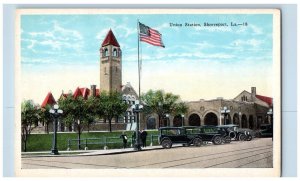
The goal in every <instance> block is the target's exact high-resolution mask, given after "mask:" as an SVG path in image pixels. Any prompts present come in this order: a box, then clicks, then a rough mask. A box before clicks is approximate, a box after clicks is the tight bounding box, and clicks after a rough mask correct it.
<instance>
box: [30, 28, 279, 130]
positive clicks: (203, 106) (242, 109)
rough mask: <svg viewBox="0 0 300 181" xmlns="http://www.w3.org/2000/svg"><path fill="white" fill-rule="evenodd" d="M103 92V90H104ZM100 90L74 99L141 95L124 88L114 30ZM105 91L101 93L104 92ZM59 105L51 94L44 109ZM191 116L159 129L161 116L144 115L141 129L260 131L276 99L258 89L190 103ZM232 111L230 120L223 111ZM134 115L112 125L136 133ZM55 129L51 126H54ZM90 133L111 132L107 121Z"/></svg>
mask: <svg viewBox="0 0 300 181" xmlns="http://www.w3.org/2000/svg"><path fill="white" fill-rule="evenodd" d="M100 88H101V89H100ZM100 88H97V87H96V85H91V87H90V88H80V87H77V88H76V89H75V91H74V92H72V94H73V96H74V97H78V96H82V97H84V98H88V97H89V96H96V95H99V94H100V93H101V91H104V90H105V91H108V92H109V91H118V92H120V93H121V94H122V95H123V97H127V98H128V99H127V100H131V101H130V102H131V103H132V104H133V103H134V102H135V100H137V98H138V95H137V93H136V91H135V90H134V88H133V87H132V86H131V84H130V83H129V82H127V83H126V84H125V85H122V51H121V48H120V45H119V43H118V41H117V39H116V38H115V36H114V34H113V32H112V30H109V32H108V33H107V35H106V37H105V39H104V40H103V42H102V44H101V47H100ZM100 90H101V91H100ZM66 96H67V94H64V93H63V92H62V94H61V95H60V97H59V99H63V98H64V97H66ZM55 103H56V100H55V99H54V97H53V95H52V93H51V92H49V93H48V94H47V96H46V97H45V99H44V101H43V103H42V104H41V106H42V107H45V106H46V105H47V104H49V105H53V104H55ZM186 104H187V105H188V108H189V109H188V112H187V113H186V115H172V114H171V115H169V116H168V117H165V118H163V120H162V121H161V123H160V125H159V121H158V115H156V114H151V115H145V114H142V115H141V122H140V128H141V129H157V128H158V127H161V126H182V124H183V125H184V126H200V125H223V124H237V125H239V126H240V127H242V128H250V129H253V130H255V129H258V128H259V126H260V125H261V124H270V123H271V121H272V120H271V117H270V116H268V115H267V112H268V111H269V109H272V107H273V99H272V98H271V97H267V96H263V95H258V94H257V93H256V87H251V92H248V91H246V90H244V91H242V92H241V93H240V94H238V95H237V96H236V97H234V98H230V99H224V98H222V97H218V98H216V99H212V100H203V99H200V100H197V101H190V102H186ZM224 109H226V110H227V111H228V110H230V112H229V113H228V114H226V116H224V114H222V111H224ZM133 115H134V113H133V112H132V110H130V109H128V110H127V111H126V113H124V116H121V117H119V118H118V119H114V121H113V124H112V129H113V130H134V129H135V128H136V122H135V119H134V117H133ZM58 125H59V126H58V131H74V126H69V127H67V126H65V125H64V124H63V123H62V122H59V124H58ZM50 126H51V125H50ZM42 127H43V126H42V125H40V126H38V127H37V128H36V129H35V130H34V131H35V132H39V131H41V130H43V128H42ZM89 130H95V131H104V130H108V124H107V123H104V122H103V120H97V121H95V122H94V123H93V124H92V125H91V126H90V128H89Z"/></svg>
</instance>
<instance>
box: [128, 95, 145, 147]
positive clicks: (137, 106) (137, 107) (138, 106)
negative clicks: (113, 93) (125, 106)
mask: <svg viewBox="0 0 300 181" xmlns="http://www.w3.org/2000/svg"><path fill="white" fill-rule="evenodd" d="M131 108H132V111H133V112H134V113H135V114H136V130H135V135H136V141H135V144H134V150H135V151H140V150H142V148H141V145H140V134H139V127H140V126H139V122H140V112H142V110H143V108H144V106H143V105H141V104H140V101H139V100H136V101H135V104H134V105H132V106H131Z"/></svg>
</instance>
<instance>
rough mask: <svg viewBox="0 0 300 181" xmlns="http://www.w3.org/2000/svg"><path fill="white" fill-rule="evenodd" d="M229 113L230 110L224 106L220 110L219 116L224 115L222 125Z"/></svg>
mask: <svg viewBox="0 0 300 181" xmlns="http://www.w3.org/2000/svg"><path fill="white" fill-rule="evenodd" d="M229 113H230V110H229V109H227V107H226V106H224V107H223V109H222V110H221V114H224V125H226V117H227V115H228V114H229Z"/></svg>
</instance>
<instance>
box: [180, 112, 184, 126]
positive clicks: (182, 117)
mask: <svg viewBox="0 0 300 181" xmlns="http://www.w3.org/2000/svg"><path fill="white" fill-rule="evenodd" d="M181 121H182V122H181V126H184V114H181Z"/></svg>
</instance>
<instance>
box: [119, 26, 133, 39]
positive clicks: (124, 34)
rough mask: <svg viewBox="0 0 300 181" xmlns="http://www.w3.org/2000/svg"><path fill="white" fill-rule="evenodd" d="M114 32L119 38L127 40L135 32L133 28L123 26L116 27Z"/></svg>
mask: <svg viewBox="0 0 300 181" xmlns="http://www.w3.org/2000/svg"><path fill="white" fill-rule="evenodd" d="M115 29H116V31H118V32H119V33H120V32H121V33H120V34H119V35H120V38H128V37H129V36H130V35H132V34H136V32H137V30H136V29H135V28H128V27H126V26H125V25H120V26H117V27H116V28H115Z"/></svg>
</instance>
